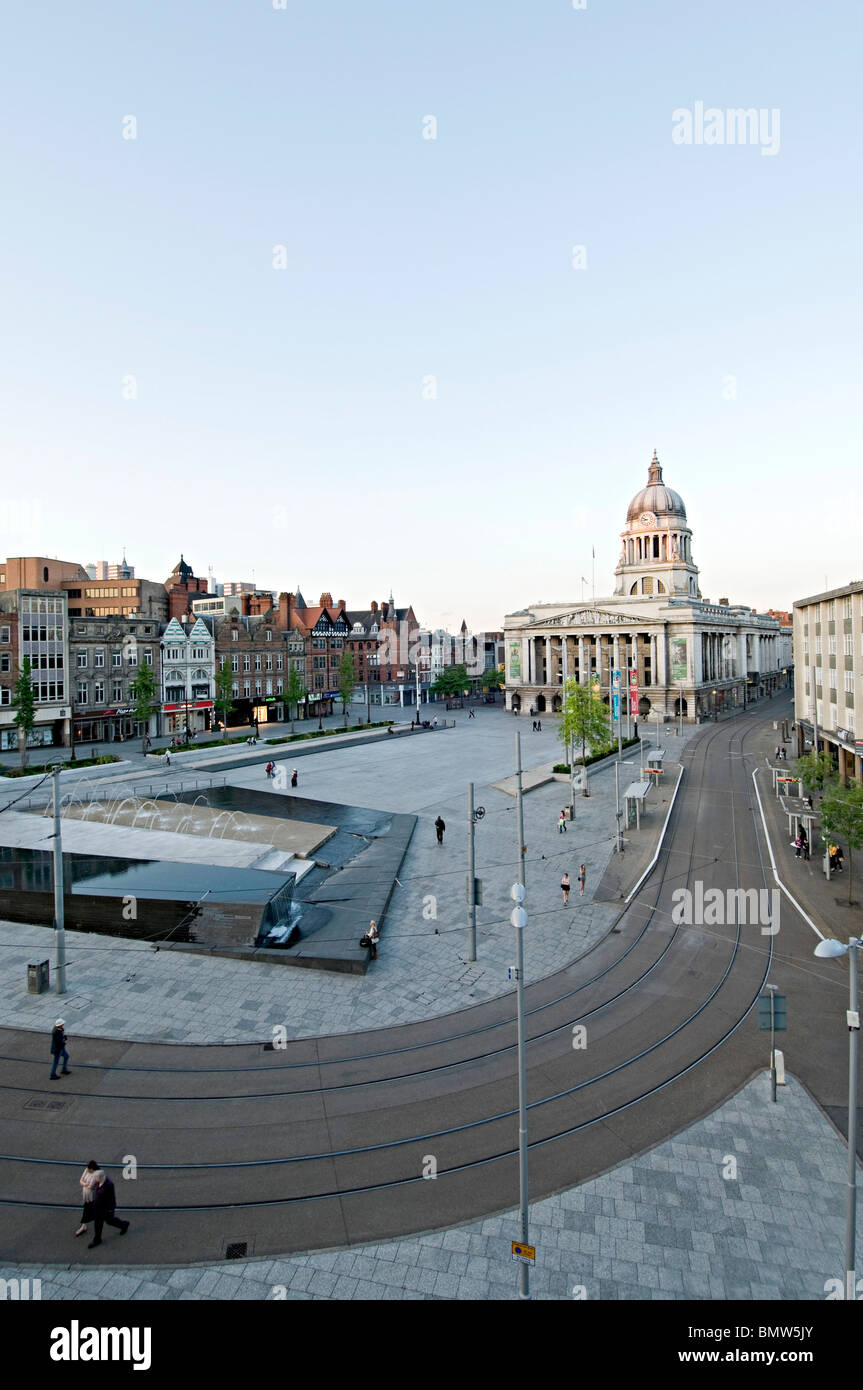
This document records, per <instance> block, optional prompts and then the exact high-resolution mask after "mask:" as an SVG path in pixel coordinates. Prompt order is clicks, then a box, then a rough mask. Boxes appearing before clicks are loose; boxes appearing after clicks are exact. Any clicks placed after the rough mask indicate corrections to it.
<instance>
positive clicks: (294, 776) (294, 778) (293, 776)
mask: <svg viewBox="0 0 863 1390" xmlns="http://www.w3.org/2000/svg"><path fill="white" fill-rule="evenodd" d="M296 785H297V769H296V768H294V770H293V772H292V773H291V786H292V787H295V786H296Z"/></svg>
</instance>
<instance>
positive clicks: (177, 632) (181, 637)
mask: <svg viewBox="0 0 863 1390" xmlns="http://www.w3.org/2000/svg"><path fill="white" fill-rule="evenodd" d="M185 640H186V634H185V632H184V631H183V628H182V627H181V625H180V623H179V622H178V621H177V619H176V618H172V619H171V621H170V622H169V623H168V626H167V627H166V628H165V641H166V642H185Z"/></svg>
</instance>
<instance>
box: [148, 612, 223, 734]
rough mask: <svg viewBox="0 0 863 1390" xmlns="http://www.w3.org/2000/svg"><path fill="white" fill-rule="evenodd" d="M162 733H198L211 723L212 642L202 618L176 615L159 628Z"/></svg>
mask: <svg viewBox="0 0 863 1390" xmlns="http://www.w3.org/2000/svg"><path fill="white" fill-rule="evenodd" d="M160 647H161V661H162V682H161V690H162V721H161V723H162V727H161V730H160V732H161V733H163V734H180V735H185V733H186V732H187V731H188V732H189V733H193V734H194V733H201V732H203V731H204V730H206V729H210V728H212V726H213V711H214V708H215V706H214V700H215V665H216V644H215V641H214V639H213V634H212V631H211V630H210V628H209V627H208V626H207V623H206V622H205V621H204V619H203V618H195V619H194V620H193V621H192V622H188V623H187V624H186V625H185V626H184V625H183V624H182V623H181V622H180V621H179V619H178V618H172V619H171V621H170V622H169V623H167V624H165V626H164V627H162V628H161V636H160Z"/></svg>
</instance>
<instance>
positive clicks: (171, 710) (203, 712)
mask: <svg viewBox="0 0 863 1390" xmlns="http://www.w3.org/2000/svg"><path fill="white" fill-rule="evenodd" d="M212 725H213V701H212V700H179V701H177V703H176V704H166V705H163V706H162V733H163V734H171V735H180V737H183V736H185V733H186V730H187V729H188V731H189V733H192V734H200V733H205V732H206V731H207V730H208V729H210V728H212Z"/></svg>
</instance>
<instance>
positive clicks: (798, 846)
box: [794, 835, 803, 859]
mask: <svg viewBox="0 0 863 1390" xmlns="http://www.w3.org/2000/svg"><path fill="white" fill-rule="evenodd" d="M802 851H803V841H802V840H801V838H800V836H799V835H796V836H795V837H794V858H795V859H799V858H800V855H801V853H802Z"/></svg>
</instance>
